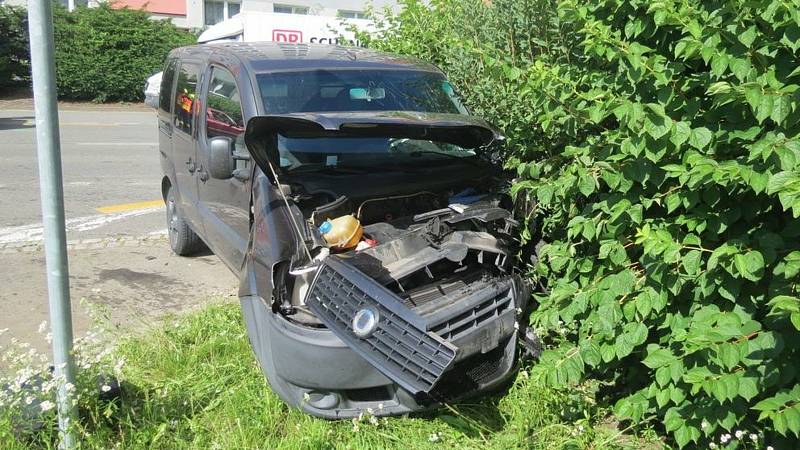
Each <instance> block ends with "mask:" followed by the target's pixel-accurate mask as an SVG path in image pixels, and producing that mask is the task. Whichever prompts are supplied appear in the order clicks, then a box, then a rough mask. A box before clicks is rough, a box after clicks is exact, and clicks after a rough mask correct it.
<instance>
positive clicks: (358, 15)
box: [339, 9, 367, 19]
mask: <svg viewBox="0 0 800 450" xmlns="http://www.w3.org/2000/svg"><path fill="white" fill-rule="evenodd" d="M339 17H342V18H345V19H366V18H367V13H365V12H364V11H347V10H344V9H340V10H339Z"/></svg>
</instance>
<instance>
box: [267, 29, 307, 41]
mask: <svg viewBox="0 0 800 450" xmlns="http://www.w3.org/2000/svg"><path fill="white" fill-rule="evenodd" d="M272 40H273V41H275V42H289V43H290V44H298V43H300V42H303V32H302V31H298V30H272Z"/></svg>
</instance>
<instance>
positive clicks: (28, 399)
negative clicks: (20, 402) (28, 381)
mask: <svg viewBox="0 0 800 450" xmlns="http://www.w3.org/2000/svg"><path fill="white" fill-rule="evenodd" d="M31 403H33V397H31V396H28V397H25V404H26V405H30V404H31Z"/></svg>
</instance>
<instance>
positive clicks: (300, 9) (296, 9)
mask: <svg viewBox="0 0 800 450" xmlns="http://www.w3.org/2000/svg"><path fill="white" fill-rule="evenodd" d="M272 12H276V13H283V14H308V7H307V6H294V5H279V4H277V3H276V4H273V5H272Z"/></svg>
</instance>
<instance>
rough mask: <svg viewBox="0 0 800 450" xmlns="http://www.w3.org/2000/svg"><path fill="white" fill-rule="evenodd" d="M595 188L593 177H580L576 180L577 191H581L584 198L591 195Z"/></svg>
mask: <svg viewBox="0 0 800 450" xmlns="http://www.w3.org/2000/svg"><path fill="white" fill-rule="evenodd" d="M596 186H597V182H596V181H595V179H594V177H592V176H590V175H586V176H582V177H580V179H579V180H578V190H579V191H581V194H583V196H584V197H588V196H590V195H592V193H593V192H594V190H595V187H596Z"/></svg>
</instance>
